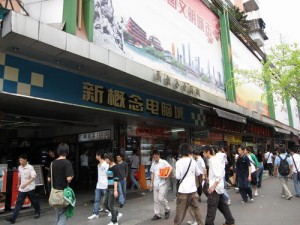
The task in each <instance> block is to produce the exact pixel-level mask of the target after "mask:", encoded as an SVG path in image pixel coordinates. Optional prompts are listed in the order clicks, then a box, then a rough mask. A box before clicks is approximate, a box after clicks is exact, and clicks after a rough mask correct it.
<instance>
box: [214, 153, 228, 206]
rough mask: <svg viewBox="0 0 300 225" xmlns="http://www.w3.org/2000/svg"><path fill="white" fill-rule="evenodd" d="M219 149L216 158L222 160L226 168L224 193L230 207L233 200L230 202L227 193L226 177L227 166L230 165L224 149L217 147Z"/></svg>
mask: <svg viewBox="0 0 300 225" xmlns="http://www.w3.org/2000/svg"><path fill="white" fill-rule="evenodd" d="M216 149H217V151H218V152H217V153H216V157H217V158H218V159H219V160H220V162H221V164H222V165H223V168H224V171H223V172H224V174H223V175H224V179H223V181H224V193H223V197H224V200H225V201H226V202H227V204H228V205H230V203H231V200H230V197H229V194H228V193H227V191H226V180H225V176H226V171H225V170H226V165H227V164H228V160H227V154H226V153H225V151H224V148H222V147H216Z"/></svg>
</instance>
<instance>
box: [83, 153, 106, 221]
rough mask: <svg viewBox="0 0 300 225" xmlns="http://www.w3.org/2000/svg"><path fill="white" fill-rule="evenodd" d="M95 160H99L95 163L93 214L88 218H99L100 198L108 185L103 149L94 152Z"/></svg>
mask: <svg viewBox="0 0 300 225" xmlns="http://www.w3.org/2000/svg"><path fill="white" fill-rule="evenodd" d="M96 160H97V161H98V162H99V163H98V165H97V172H98V181H97V185H96V189H95V201H94V207H93V215H91V216H89V217H88V219H89V220H92V219H96V218H99V208H100V204H101V200H102V199H103V198H104V196H105V193H106V189H107V186H108V180H107V170H108V167H109V165H108V164H107V163H106V162H105V159H104V152H103V151H101V150H98V151H97V152H96Z"/></svg>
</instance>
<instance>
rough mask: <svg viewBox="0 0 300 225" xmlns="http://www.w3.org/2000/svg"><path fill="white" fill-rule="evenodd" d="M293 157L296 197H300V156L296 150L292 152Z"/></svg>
mask: <svg viewBox="0 0 300 225" xmlns="http://www.w3.org/2000/svg"><path fill="white" fill-rule="evenodd" d="M291 157H292V162H293V182H294V188H295V196H296V197H298V198H299V197H300V179H299V178H300V177H298V175H297V174H299V173H300V155H299V153H298V151H297V150H296V149H292V150H291Z"/></svg>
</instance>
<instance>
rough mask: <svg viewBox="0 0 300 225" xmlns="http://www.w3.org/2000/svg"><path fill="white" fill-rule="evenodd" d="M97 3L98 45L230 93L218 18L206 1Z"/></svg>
mask: <svg viewBox="0 0 300 225" xmlns="http://www.w3.org/2000/svg"><path fill="white" fill-rule="evenodd" d="M94 7H95V12H94V17H93V19H94V23H93V42H94V43H95V44H96V45H100V46H103V47H106V48H108V49H110V50H113V51H115V52H118V53H119V54H121V55H124V56H126V57H128V58H130V59H132V60H134V61H137V62H139V63H141V64H143V65H146V66H148V67H150V68H154V69H156V70H158V71H162V72H165V73H167V74H169V75H171V76H172V77H174V78H176V79H178V80H181V81H183V82H187V83H190V84H193V86H195V87H198V88H200V89H203V90H206V91H208V92H210V93H212V94H214V95H217V96H220V97H223V98H225V92H224V72H223V65H222V51H221V43H220V34H219V18H218V17H217V16H216V15H214V14H213V13H212V12H211V11H210V10H209V9H208V8H207V7H206V6H205V5H204V4H203V3H202V2H201V1H196V0H164V1H162V0H152V1H148V0H127V1H124V0H110V1H107V0H95V1H94ZM166 15H167V16H166Z"/></svg>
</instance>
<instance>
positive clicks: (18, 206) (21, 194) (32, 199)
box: [11, 190, 41, 220]
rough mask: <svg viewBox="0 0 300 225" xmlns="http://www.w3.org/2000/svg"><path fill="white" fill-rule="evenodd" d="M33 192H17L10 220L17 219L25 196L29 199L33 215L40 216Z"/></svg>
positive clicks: (38, 205)
mask: <svg viewBox="0 0 300 225" xmlns="http://www.w3.org/2000/svg"><path fill="white" fill-rule="evenodd" d="M34 192H35V191H34V190H31V191H27V192H21V191H19V192H18V198H17V201H16V207H15V209H14V211H13V214H12V217H11V218H12V219H14V220H16V219H17V217H18V215H19V212H20V210H21V208H22V206H23V203H24V201H25V198H26V196H28V198H29V200H30V202H31V204H32V206H33V208H34V210H35V213H38V214H40V210H41V208H40V204H39V202H38V199H37V197H36V196H35V194H34Z"/></svg>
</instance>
